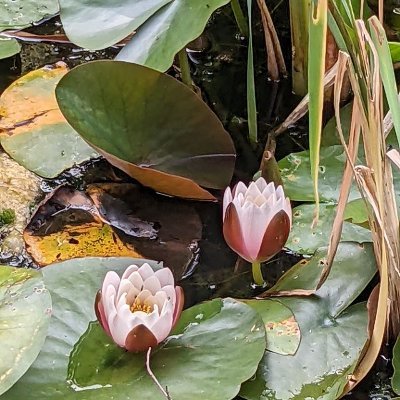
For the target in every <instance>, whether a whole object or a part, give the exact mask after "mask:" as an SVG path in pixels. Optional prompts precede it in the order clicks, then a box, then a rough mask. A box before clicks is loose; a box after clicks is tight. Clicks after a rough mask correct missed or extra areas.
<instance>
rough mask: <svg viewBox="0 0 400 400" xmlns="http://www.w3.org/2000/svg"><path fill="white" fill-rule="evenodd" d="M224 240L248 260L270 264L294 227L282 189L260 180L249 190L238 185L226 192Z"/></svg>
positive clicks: (262, 179) (241, 183)
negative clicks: (269, 261) (268, 261)
mask: <svg viewBox="0 0 400 400" xmlns="http://www.w3.org/2000/svg"><path fill="white" fill-rule="evenodd" d="M223 222H224V227H223V230H224V237H225V240H226V242H227V243H228V245H229V247H230V248H231V249H232V250H234V251H235V252H236V253H237V254H239V255H240V256H241V257H242V258H244V259H245V260H247V261H249V262H251V263H255V262H263V261H267V260H268V259H270V258H271V257H273V256H274V255H275V254H276V253H278V252H279V251H280V250H282V247H283V246H284V245H285V243H286V240H287V238H288V236H289V232H290V228H291V226H292V209H291V206H290V200H289V198H287V197H286V198H285V194H284V193H283V189H282V186H278V187H277V188H275V185H274V183H273V182H271V183H269V184H267V183H266V181H265V179H264V178H258V179H257V180H256V181H255V182H251V183H250V185H249V187H247V186H246V185H245V184H244V183H243V182H239V183H238V184H237V185H236V186H235V188H234V189H233V190H232V191H231V189H230V188H229V187H228V188H227V189H226V190H225V194H224V201H223Z"/></svg>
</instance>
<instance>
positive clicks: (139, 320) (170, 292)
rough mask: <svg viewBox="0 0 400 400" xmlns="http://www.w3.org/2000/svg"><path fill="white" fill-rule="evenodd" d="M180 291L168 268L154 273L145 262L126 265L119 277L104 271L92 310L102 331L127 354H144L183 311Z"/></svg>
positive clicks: (167, 332) (159, 339)
mask: <svg viewBox="0 0 400 400" xmlns="http://www.w3.org/2000/svg"><path fill="white" fill-rule="evenodd" d="M183 303H184V299H183V290H182V288H181V287H179V286H176V287H175V283H174V277H173V275H172V272H171V270H170V269H169V268H161V269H159V270H157V271H154V270H153V268H152V267H151V266H150V265H149V264H147V263H144V264H143V265H142V266H141V267H138V266H137V265H131V266H129V267H128V268H127V269H126V270H125V272H124V273H123V275H122V277H121V278H120V277H119V276H118V274H117V273H116V272H114V271H109V272H107V274H106V276H105V278H104V281H103V286H102V289H101V291H99V292H98V293H97V296H96V302H95V311H96V315H97V319H98V320H99V322H100V325H101V326H102V327H103V329H104V330H105V332H106V333H107V334H108V335H109V336H110V337H111V338H112V339H113V340H114V342H115V343H116V344H118V346H120V347H123V348H125V349H126V350H128V351H132V352H140V351H146V350H148V349H149V348H150V347H151V348H154V347H155V346H157V345H158V344H159V343H161V342H162V341H163V340H164V339H165V338H166V337H167V336H168V335H169V333H170V332H171V330H172V328H173V327H174V325H175V323H176V322H177V320H178V318H179V316H180V314H181V311H182V308H183Z"/></svg>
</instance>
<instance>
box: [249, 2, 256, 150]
mask: <svg viewBox="0 0 400 400" xmlns="http://www.w3.org/2000/svg"><path fill="white" fill-rule="evenodd" d="M252 3H253V2H252V0H247V13H248V18H249V23H248V25H249V46H248V52H247V124H248V128H249V137H250V140H251V141H252V142H253V143H257V141H258V133H257V102H256V88H255V83H254V60H253V32H252V31H253V29H252V21H251V15H252Z"/></svg>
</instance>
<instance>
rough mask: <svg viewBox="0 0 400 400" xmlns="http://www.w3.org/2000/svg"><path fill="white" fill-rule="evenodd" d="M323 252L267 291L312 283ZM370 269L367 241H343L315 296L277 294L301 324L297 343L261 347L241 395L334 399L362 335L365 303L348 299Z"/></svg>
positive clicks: (357, 352) (254, 398) (372, 269)
mask: <svg viewBox="0 0 400 400" xmlns="http://www.w3.org/2000/svg"><path fill="white" fill-rule="evenodd" d="M325 256H326V248H324V249H320V250H319V251H318V252H317V253H316V255H315V256H314V257H313V258H311V259H310V260H309V261H308V262H304V261H302V262H301V263H299V264H297V265H296V266H295V267H294V268H292V269H291V270H290V271H289V272H288V273H287V274H286V275H284V276H283V278H282V279H281V280H280V281H279V282H278V284H277V285H276V286H275V287H274V288H272V289H271V290H273V291H275V290H292V289H312V288H314V287H315V284H316V282H318V279H319V276H320V273H321V268H322V266H323V260H324V258H325ZM375 272H376V265H375V257H374V254H373V249H372V246H371V245H369V244H363V245H359V244H356V243H349V242H347V243H346V242H342V243H341V244H340V245H339V247H338V252H337V257H336V258H335V261H334V263H333V267H332V271H331V273H330V275H329V277H328V279H327V280H326V282H325V283H324V285H323V286H322V287H321V288H320V289H319V290H318V291H317V292H316V294H315V295H313V296H311V297H297V298H296V297H287V298H281V299H280V301H282V303H283V304H285V305H286V306H288V307H289V308H290V309H291V310H292V311H293V313H294V315H295V318H296V320H297V322H298V324H299V326H300V330H301V333H302V336H301V342H300V346H299V348H298V350H297V352H296V354H295V355H293V356H284V355H280V354H276V353H272V352H266V353H265V355H264V358H263V360H262V361H261V363H260V365H259V368H258V371H257V374H256V378H255V379H254V380H251V381H249V382H246V383H245V384H244V385H243V387H242V391H241V396H242V397H244V398H245V399H249V400H267V399H268V400H289V399H290V400H304V399H313V400H316V399H320V400H322V399H323V400H336V399H337V398H338V397H339V396H340V394H341V393H342V389H343V387H344V385H345V384H346V383H347V379H348V376H350V375H351V373H352V371H353V369H354V367H355V364H356V362H357V360H358V358H359V356H360V354H361V350H362V348H363V346H364V344H365V342H366V340H367V323H368V316H367V310H366V306H365V304H364V303H360V304H355V305H351V304H352V303H353V301H354V300H355V299H356V298H357V296H358V295H359V294H360V293H361V291H362V290H363V289H364V288H365V287H366V285H367V284H368V282H369V281H370V280H371V278H372V276H373V275H374V274H375ZM288 371H289V372H288ZM288 373H289V375H288ZM288 376H289V379H288V378H287V377H288Z"/></svg>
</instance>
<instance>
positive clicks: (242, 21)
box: [231, 0, 249, 37]
mask: <svg viewBox="0 0 400 400" xmlns="http://www.w3.org/2000/svg"><path fill="white" fill-rule="evenodd" d="M231 7H232V11H233V15H234V16H235V19H236V23H237V25H238V28H239V30H240V33H241V34H242V35H243V36H244V37H249V27H248V25H247V22H246V17H245V16H244V14H243V10H242V7H240V3H239V0H231Z"/></svg>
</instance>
